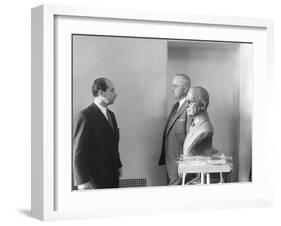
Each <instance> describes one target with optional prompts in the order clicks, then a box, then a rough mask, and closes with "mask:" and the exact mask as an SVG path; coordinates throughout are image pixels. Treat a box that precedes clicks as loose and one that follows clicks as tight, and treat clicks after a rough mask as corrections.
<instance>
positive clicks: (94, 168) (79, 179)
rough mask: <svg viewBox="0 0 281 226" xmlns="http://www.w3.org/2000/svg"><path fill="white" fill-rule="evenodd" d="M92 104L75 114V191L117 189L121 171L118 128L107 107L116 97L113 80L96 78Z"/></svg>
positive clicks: (113, 116)
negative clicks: (76, 188)
mask: <svg viewBox="0 0 281 226" xmlns="http://www.w3.org/2000/svg"><path fill="white" fill-rule="evenodd" d="M92 94H93V96H94V103H92V104H91V105H90V106H89V107H87V108H86V109H84V110H82V111H81V112H80V113H79V114H78V116H77V117H76V121H75V124H74V130H73V132H74V133H73V176H74V185H77V187H78V189H79V190H82V189H92V188H117V187H118V185H119V177H120V176H121V174H122V164H121V161H120V157H119V151H118V144H119V129H118V126H117V122H116V118H115V115H114V113H113V112H112V111H110V110H109V109H108V108H107V107H108V106H109V105H110V104H113V103H114V100H115V98H116V96H117V94H116V92H115V89H114V86H113V83H112V82H111V81H110V80H109V79H106V78H98V79H96V80H95V81H94V83H93V86H92Z"/></svg>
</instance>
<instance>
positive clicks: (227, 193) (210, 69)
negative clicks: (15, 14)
mask: <svg viewBox="0 0 281 226" xmlns="http://www.w3.org/2000/svg"><path fill="white" fill-rule="evenodd" d="M272 30H273V25H272V21H270V20H265V19H249V18H247V19H246V18H235V17H213V16H212V17H211V16H194V15H193V16H191V15H169V14H167V15H154V14H149V13H134V14H131V13H130V12H118V11H115V12H107V11H102V10H94V9H86V8H77V7H65V6H64V7H63V6H52V5H44V6H40V7H37V8H34V9H33V11H32V91H33V94H32V104H33V108H32V111H33V117H32V215H33V216H34V217H36V218H40V219H44V220H51V219H64V218H83V217H96V216H116V215H130V214H135V213H141V214H144V213H157V212H168V211H172V212H175V211H186V210H193V209H198V208H201V209H211V208H224V207H225V208H226V207H230V206H231V207H239V206H245V207H247V206H256V205H267V204H269V203H271V201H272V178H270V177H268V176H267V174H268V172H270V171H271V170H272V169H271V168H272V164H271V163H270V162H271V161H272V150H271V148H269V145H270V144H268V142H267V138H266V136H265V134H267V122H266V120H265V119H266V117H267V108H266V107H265V103H267V100H268V96H270V93H271V89H270V87H271V85H272V84H271V76H272V75H271V74H272V72H271V70H272V68H271V61H272ZM265 150H266V155H265V154H264V153H265ZM42 200H43V201H42ZM109 202H110V205H109ZM91 203H96V204H97V205H94V206H93V205H92V204H91ZM73 204H75V205H73Z"/></svg>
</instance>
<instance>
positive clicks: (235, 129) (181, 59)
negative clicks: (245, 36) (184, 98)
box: [168, 41, 252, 181]
mask: <svg viewBox="0 0 281 226" xmlns="http://www.w3.org/2000/svg"><path fill="white" fill-rule="evenodd" d="M245 45H246V44H245ZM168 46H169V47H168V76H169V79H168V80H169V81H171V79H172V78H173V76H174V75H175V74H177V73H186V74H188V75H189V76H190V78H191V84H192V86H202V87H204V88H206V89H207V90H208V92H209V95H210V104H209V107H208V113H209V116H210V119H211V122H212V124H213V126H214V130H215V134H214V136H213V146H214V148H216V149H218V150H220V151H222V152H223V153H224V154H225V155H227V156H232V158H233V165H234V167H233V173H232V180H233V181H238V174H239V156H241V157H240V158H241V160H242V162H243V163H244V165H243V167H242V168H241V169H240V170H243V172H244V174H245V173H246V174H247V175H249V168H250V166H249V164H247V163H248V162H249V159H248V158H249V156H250V153H251V139H250V138H251V120H250V123H247V124H246V125H245V124H242V125H241V131H240V127H239V124H240V111H242V113H243V115H242V119H243V120H245V114H246V116H247V117H248V118H249V117H250V118H251V114H249V113H251V112H249V110H248V108H250V109H251V102H252V99H251V96H247V95H245V94H244V93H245V92H247V93H250V94H251V89H250V90H249V89H248V88H249V87H248V86H247V85H245V83H246V84H251V76H252V74H251V71H250V72H249V71H246V68H250V67H251V65H252V64H251V51H250V50H251V48H249V49H246V48H245V49H244V52H245V54H244V55H243V59H241V57H240V44H230V43H210V42H209V43H208V42H172V41H171V42H169V43H168ZM246 50H248V52H250V54H248V52H247V51H246ZM246 54H247V55H246ZM247 57H248V58H247ZM241 65H242V66H243V68H244V73H243V74H240V66H241ZM246 72H247V73H246ZM240 76H241V77H242V78H243V79H242V80H241V84H240V83H239V82H240ZM240 86H241V88H242V89H241V92H242V93H240ZM168 90H170V87H169V86H168ZM240 99H241V100H242V104H240ZM172 102H173V100H172V99H171V98H169V101H168V103H169V104H168V108H170V107H171V103H172ZM240 108H241V109H240ZM243 122H244V121H243ZM240 133H241V134H242V135H241V136H240V135H239V134H240ZM245 135H246V137H245ZM239 136H240V137H241V140H242V139H243V140H242V141H243V142H242V143H241V142H239ZM242 136H244V137H242ZM239 150H240V152H239ZM245 157H246V158H247V160H248V162H245V161H243V158H245ZM244 177H245V175H244ZM244 180H245V178H244Z"/></svg>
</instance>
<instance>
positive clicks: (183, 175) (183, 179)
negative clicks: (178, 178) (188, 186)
mask: <svg viewBox="0 0 281 226" xmlns="http://www.w3.org/2000/svg"><path fill="white" fill-rule="evenodd" d="M184 184H185V173H183V174H182V184H181V185H184Z"/></svg>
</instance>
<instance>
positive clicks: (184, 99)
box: [178, 97, 186, 110]
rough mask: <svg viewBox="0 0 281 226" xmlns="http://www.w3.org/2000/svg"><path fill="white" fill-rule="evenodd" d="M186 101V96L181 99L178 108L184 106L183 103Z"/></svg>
mask: <svg viewBox="0 0 281 226" xmlns="http://www.w3.org/2000/svg"><path fill="white" fill-rule="evenodd" d="M185 101H186V97H185V98H183V99H181V100H180V101H179V107H178V110H179V109H180V107H181V106H182V104H183V103H184V102H185Z"/></svg>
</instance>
